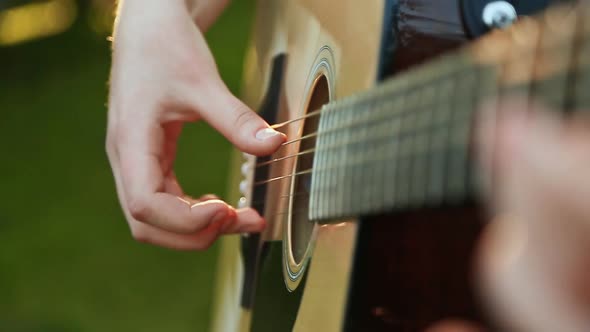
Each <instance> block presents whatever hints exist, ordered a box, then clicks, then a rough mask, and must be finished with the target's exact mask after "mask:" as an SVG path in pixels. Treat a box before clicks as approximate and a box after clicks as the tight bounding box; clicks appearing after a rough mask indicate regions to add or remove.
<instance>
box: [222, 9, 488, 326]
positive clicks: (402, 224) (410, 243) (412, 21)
mask: <svg viewBox="0 0 590 332" xmlns="http://www.w3.org/2000/svg"><path fill="white" fill-rule="evenodd" d="M467 40H468V37H467V34H466V32H465V31H464V28H463V24H462V21H461V15H460V6H459V3H458V1H456V0H444V1H440V0H378V1H352V0H339V1H336V0H322V1H314V0H286V1H272V0H259V1H258V8H257V18H256V24H255V28H254V34H253V41H252V44H251V46H250V48H249V50H248V52H247V58H246V68H245V76H244V78H245V81H244V85H243V99H244V100H245V102H247V103H248V104H249V106H251V107H252V108H253V109H257V110H260V113H261V114H262V115H263V116H264V117H265V118H266V119H267V121H268V122H269V123H284V122H287V121H290V120H295V121H293V122H292V123H290V124H288V125H286V126H283V127H282V128H281V130H282V131H283V132H285V133H286V134H287V136H288V138H289V139H296V138H297V137H302V136H305V135H306V133H308V132H313V131H310V130H309V128H306V126H308V127H310V128H313V127H314V126H316V127H317V123H315V124H314V123H313V120H312V119H311V118H308V119H307V120H306V121H296V119H300V118H302V117H305V116H306V114H310V113H312V112H314V111H315V110H317V109H318V108H319V107H321V106H322V105H323V104H325V103H328V102H330V101H334V100H338V99H340V98H343V97H346V96H349V95H351V94H354V93H356V92H360V91H365V90H367V89H370V88H371V87H373V86H374V85H376V84H377V83H378V82H379V81H380V80H382V79H384V78H386V77H388V76H391V75H396V74H397V73H398V72H402V71H404V70H406V69H408V68H409V67H411V66H414V65H416V64H420V63H422V62H425V61H427V60H429V59H432V58H433V57H436V56H437V55H439V54H441V53H443V52H446V51H449V50H452V49H454V48H457V47H458V46H460V45H462V44H463V43H465V42H466V41H467ZM305 149H306V146H305V143H303V141H299V142H294V143H293V144H289V145H288V146H286V147H285V148H283V149H281V150H280V151H279V152H277V153H276V154H275V155H273V156H271V157H270V158H269V159H261V158H254V157H252V156H246V157H245V158H244V157H243V156H242V154H241V153H237V152H236V153H235V158H234V163H235V167H234V169H235V172H234V173H233V174H232V181H231V185H232V187H231V188H232V189H233V190H232V196H231V199H233V200H234V201H238V200H240V204H241V205H242V206H253V207H254V208H256V209H258V210H259V212H261V213H262V214H263V215H264V216H265V218H266V220H267V229H266V230H265V232H264V233H263V234H261V235H260V236H255V235H250V236H249V237H244V236H228V237H225V238H223V239H222V240H221V253H220V258H219V263H218V271H217V275H218V277H217V285H216V293H215V299H216V303H215V307H214V311H215V317H214V321H213V329H212V330H213V331H217V332H227V331H255V332H261V331H291V330H293V331H325V332H329V331H422V330H424V329H426V328H427V327H428V326H430V325H432V324H433V323H435V322H437V321H440V320H444V319H449V318H462V319H467V320H471V321H476V322H480V323H481V322H482V321H483V320H484V319H483V317H481V315H480V310H479V309H478V307H477V305H476V303H477V301H476V299H475V296H474V292H473V287H472V285H471V283H470V282H471V277H470V276H471V260H472V254H473V251H474V244H475V240H476V238H477V236H478V234H479V231H480V229H481V227H482V225H483V221H482V218H481V217H480V214H479V210H478V209H477V208H476V207H475V206H466V207H464V208H457V207H455V208H445V209H442V208H439V209H429V210H421V209H414V210H410V211H404V212H397V213H392V214H386V215H377V216H372V217H366V218H362V219H360V220H339V221H333V222H330V223H328V224H323V225H318V224H313V223H311V224H310V223H309V222H308V223H306V222H305V221H300V218H299V217H298V212H299V209H298V208H297V206H298V205H300V204H301V202H298V201H297V198H296V197H297V195H298V194H299V190H298V188H299V187H305V185H302V184H297V183H296V181H295V180H294V177H289V176H286V177H284V175H285V174H292V173H293V172H296V171H297V170H301V169H303V167H302V166H301V164H303V163H306V162H309V160H307V161H306V160H304V159H305V158H303V157H301V158H290V157H289V156H293V155H296V154H298V153H301V151H304V150H305ZM271 159H282V162H280V163H275V164H272V165H270V166H271V167H267V168H266V169H265V170H264V171H261V170H260V169H259V168H257V167H256V165H257V164H259V163H261V162H263V163H264V162H268V161H269V160H271ZM242 164H245V166H244V167H242ZM241 168H242V169H244V172H243V173H242V172H240V169H241ZM281 177H284V178H282V179H280V178H281ZM261 179H262V180H264V179H277V180H276V181H272V182H269V183H267V184H265V185H264V188H262V189H261V187H260V186H258V185H259V184H261V182H264V181H261ZM240 182H242V185H241V186H240ZM240 187H241V189H242V192H241V193H240V192H239V191H238V190H237V189H238V188H240ZM300 225H303V226H300Z"/></svg>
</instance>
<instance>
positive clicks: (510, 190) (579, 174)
mask: <svg viewBox="0 0 590 332" xmlns="http://www.w3.org/2000/svg"><path fill="white" fill-rule="evenodd" d="M528 109H530V111H528ZM554 114H555V113H551V112H550V111H548V110H546V109H544V108H543V107H542V106H539V105H531V106H525V105H524V104H523V103H522V102H519V101H508V102H504V103H503V104H502V107H501V109H499V110H498V112H497V117H496V118H495V119H494V122H493V123H491V122H490V123H488V125H492V126H494V135H493V136H490V137H488V138H487V144H484V146H482V148H483V149H490V148H492V149H493V150H494V151H493V154H494V158H495V161H494V163H493V164H488V165H487V167H488V168H489V169H491V170H493V171H494V172H495V173H496V174H497V177H496V178H497V181H495V182H494V186H495V187H496V188H495V189H496V190H495V191H496V193H495V195H494V196H495V197H494V198H495V200H496V211H495V212H496V216H495V218H494V220H493V222H492V223H490V224H489V225H488V226H487V228H486V231H485V232H484V234H483V237H482V240H481V243H480V247H479V259H478V265H479V270H480V283H481V285H482V289H483V291H484V293H485V295H486V296H487V299H488V302H489V305H490V306H491V307H492V309H493V310H494V311H495V313H496V314H497V315H498V316H499V317H500V318H501V319H503V320H504V323H505V324H506V325H507V326H512V327H514V329H515V330H528V331H555V330H560V331H561V330H563V331H585V330H586V329H587V326H589V325H588V323H589V322H588V319H587V317H588V313H587V310H586V308H587V307H584V304H586V303H588V300H589V299H590V291H588V286H587V285H588V283H587V280H586V279H585V278H580V276H583V275H587V273H588V271H589V266H588V263H587V262H588V256H587V253H588V252H589V251H590V244H589V242H588V238H590V224H589V223H588V220H590V207H589V204H588V202H587V200H588V197H590V177H588V176H587V172H586V170H587V169H588V168H590V130H589V129H590V127H589V126H588V123H589V122H588V119H587V118H586V119H579V118H568V119H560V118H558V117H557V116H555V115H554ZM482 141H483V140H482ZM488 152H489V150H488ZM484 166H485V165H484ZM581 279H583V280H581ZM531 303H535V305H534V306H531V305H530V304H531Z"/></svg>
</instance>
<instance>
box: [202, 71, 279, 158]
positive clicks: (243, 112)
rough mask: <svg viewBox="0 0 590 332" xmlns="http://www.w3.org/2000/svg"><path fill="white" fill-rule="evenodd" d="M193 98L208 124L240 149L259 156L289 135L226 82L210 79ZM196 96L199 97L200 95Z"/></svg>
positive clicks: (271, 150) (271, 149) (272, 150)
mask: <svg viewBox="0 0 590 332" xmlns="http://www.w3.org/2000/svg"><path fill="white" fill-rule="evenodd" d="M198 96H206V98H204V97H200V98H196V99H195V100H194V105H195V108H197V111H198V113H199V115H200V116H202V117H203V118H204V119H205V120H206V121H207V122H208V123H209V124H211V125H212V126H213V127H214V128H215V129H217V130H218V131H219V132H220V133H221V134H223V136H225V137H226V138H227V139H228V140H229V141H230V142H232V143H233V144H234V145H235V146H236V147H238V148H239V149H240V150H242V151H244V152H247V153H250V154H254V155H257V156H261V155H268V154H271V153H273V152H274V151H276V150H277V149H278V148H279V147H280V145H281V143H283V142H284V141H285V140H286V136H285V135H284V134H282V133H280V132H278V131H276V130H274V129H272V128H270V126H269V125H268V123H266V121H264V120H263V119H262V118H261V117H260V116H258V114H256V113H255V112H254V111H252V110H251V109H250V108H248V106H246V105H245V104H244V103H242V102H241V101H240V100H239V99H238V98H236V97H235V96H233V95H232V94H231V93H230V92H229V91H228V90H227V88H226V87H225V85H224V84H223V82H221V81H217V82H215V83H210V84H209V85H208V86H207V87H206V88H204V90H203V91H201V92H200V93H199V94H198ZM198 96H196V97H198Z"/></svg>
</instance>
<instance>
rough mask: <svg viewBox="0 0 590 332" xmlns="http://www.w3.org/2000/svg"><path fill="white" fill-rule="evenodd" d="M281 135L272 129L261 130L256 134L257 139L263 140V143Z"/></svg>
mask: <svg viewBox="0 0 590 332" xmlns="http://www.w3.org/2000/svg"><path fill="white" fill-rule="evenodd" d="M280 134H281V133H279V132H278V131H276V130H274V129H272V128H264V129H260V130H259V131H258V132H257V133H256V139H258V140H261V141H265V140H267V139H269V138H271V137H275V136H278V135H280Z"/></svg>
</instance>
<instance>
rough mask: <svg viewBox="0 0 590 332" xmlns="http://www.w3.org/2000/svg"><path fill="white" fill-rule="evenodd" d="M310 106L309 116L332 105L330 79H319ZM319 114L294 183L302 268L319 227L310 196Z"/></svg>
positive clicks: (307, 126)
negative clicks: (310, 204) (312, 210)
mask: <svg viewBox="0 0 590 332" xmlns="http://www.w3.org/2000/svg"><path fill="white" fill-rule="evenodd" d="M312 91H313V92H312V94H311V97H310V99H309V103H308V106H307V114H310V113H312V112H315V111H316V110H319V109H320V108H321V107H322V105H324V104H326V103H328V102H329V101H330V91H329V86H328V80H327V79H326V76H324V75H321V76H319V77H318V78H317V79H316V80H315V82H314V85H313V90H312ZM319 118H320V117H319V114H318V115H315V116H314V115H311V116H309V117H308V118H307V119H306V120H305V123H304V125H303V131H302V134H301V135H302V138H304V137H309V138H305V139H303V140H302V141H301V144H300V146H299V152H300V153H301V155H300V156H299V158H298V159H297V167H296V169H295V174H296V175H295V177H294V180H293V193H292V197H293V198H292V205H291V207H292V209H291V222H290V224H289V227H290V229H289V230H290V232H289V233H290V241H291V251H292V252H291V254H292V255H293V259H294V261H295V263H296V264H300V263H301V262H302V261H303V259H304V258H305V256H306V252H307V250H308V249H309V244H310V242H311V240H312V236H313V233H314V228H315V227H316V224H315V223H314V222H312V221H310V220H309V218H308V215H309V213H308V212H309V196H310V189H311V172H310V170H312V169H313V158H314V149H315V143H316V136H315V134H316V133H317V130H318V124H319Z"/></svg>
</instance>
